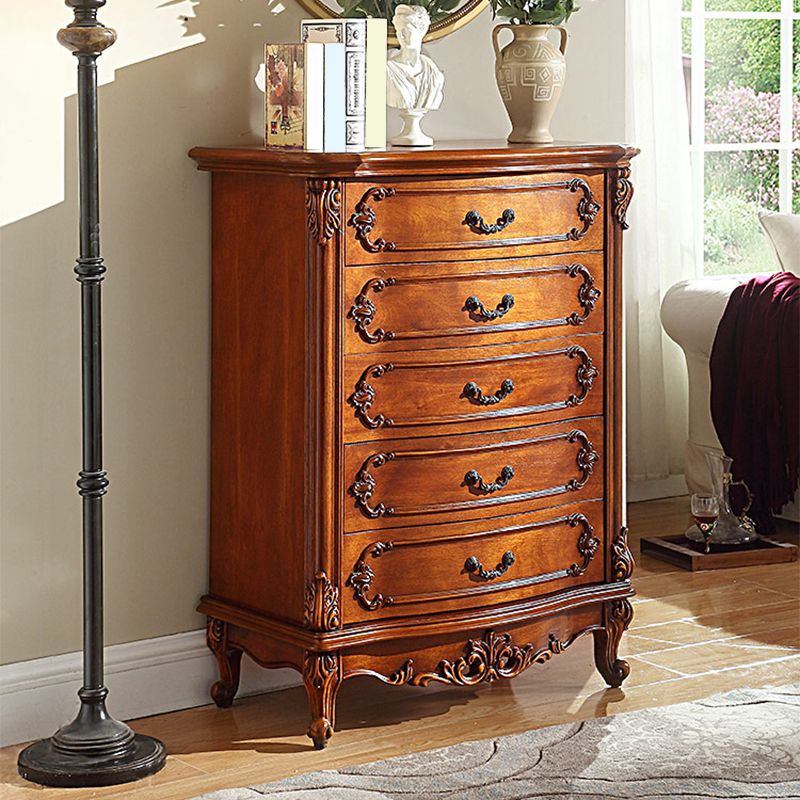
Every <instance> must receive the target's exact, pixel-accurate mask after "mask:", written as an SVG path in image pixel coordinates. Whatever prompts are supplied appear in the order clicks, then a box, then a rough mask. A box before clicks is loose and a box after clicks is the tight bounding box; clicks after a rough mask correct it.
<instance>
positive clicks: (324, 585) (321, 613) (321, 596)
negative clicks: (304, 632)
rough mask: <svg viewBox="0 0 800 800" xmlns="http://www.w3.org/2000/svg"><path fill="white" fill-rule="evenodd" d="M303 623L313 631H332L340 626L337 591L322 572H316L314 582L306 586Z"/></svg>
mask: <svg viewBox="0 0 800 800" xmlns="http://www.w3.org/2000/svg"><path fill="white" fill-rule="evenodd" d="M303 622H304V623H305V626H306V627H307V628H310V629H311V630H314V631H333V630H336V629H337V628H339V627H340V625H341V623H340V618H339V589H338V588H337V587H336V586H334V585H333V584H332V583H331V581H330V580H328V576H327V575H326V574H325V572H323V571H320V572H317V573H316V575H314V580H313V581H312V582H311V583H309V584H308V586H306V601H305V609H304V613H303Z"/></svg>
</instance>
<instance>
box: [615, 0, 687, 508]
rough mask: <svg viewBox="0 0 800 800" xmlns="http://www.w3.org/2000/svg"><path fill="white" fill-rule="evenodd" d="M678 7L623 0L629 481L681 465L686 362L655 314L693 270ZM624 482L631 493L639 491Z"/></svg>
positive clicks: (657, 0)
mask: <svg viewBox="0 0 800 800" xmlns="http://www.w3.org/2000/svg"><path fill="white" fill-rule="evenodd" d="M680 7H681V2H680V0H628V2H627V3H626V59H627V61H626V66H627V68H626V73H627V78H626V80H627V85H626V129H627V139H628V141H629V142H630V143H632V144H635V145H636V146H637V147H639V148H641V151H642V152H641V155H639V156H638V157H637V158H636V159H635V160H634V162H633V171H632V179H633V184H634V187H635V192H636V193H635V196H634V200H633V203H632V204H631V209H630V212H629V214H628V217H629V222H630V230H629V231H628V232H627V233H626V234H625V257H624V292H625V326H626V337H625V342H626V388H627V475H628V481H629V483H630V482H631V481H657V480H661V481H663V480H665V479H668V478H669V477H670V476H677V475H679V474H681V473H682V472H683V451H684V446H685V443H686V427H687V386H686V367H685V364H684V361H683V355H682V353H681V351H680V349H679V348H678V347H677V345H675V344H674V343H673V342H672V341H671V340H669V339H668V338H667V337H666V335H665V334H664V332H663V330H662V328H661V322H660V318H659V309H660V306H661V300H662V298H663V296H664V294H665V292H666V291H667V289H669V287H670V286H672V285H673V284H674V283H676V282H677V281H679V280H682V279H685V278H691V277H694V275H695V271H696V267H695V263H696V262H695V259H694V252H693V221H692V219H693V215H692V208H691V205H692V191H691V173H690V155H689V122H688V112H687V106H686V95H685V89H684V78H683V65H682V59H681V36H680ZM639 488H641V487H639ZM631 490H632V491H631V494H632V499H635V497H636V496H637V495H642V494H644V493H642V492H641V491H637V487H635V486H632V487H631ZM651 493H654V494H658V490H657V489H656V490H655V492H651Z"/></svg>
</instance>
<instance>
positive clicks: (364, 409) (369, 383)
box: [347, 345, 600, 430]
mask: <svg viewBox="0 0 800 800" xmlns="http://www.w3.org/2000/svg"><path fill="white" fill-rule="evenodd" d="M554 356H565V357H566V358H568V359H571V360H574V359H577V362H578V363H577V365H576V368H575V383H576V389H577V391H576V392H573V393H572V394H570V395H568V396H567V397H565V398H564V399H563V400H554V401H552V402H548V403H537V404H535V405H525V406H513V405H512V406H510V407H509V408H498V407H497V403H499V402H501V401H502V400H505V399H506V398H507V397H509V396H510V395H511V393H512V392H513V391H514V388H515V387H514V384H513V383H512V382H511V381H504V382H503V384H502V385H501V386H500V389H499V390H498V392H497V393H496V394H495V395H493V396H490V397H489V398H488V399H487V398H486V397H483V392H482V391H481V390H480V388H479V387H477V385H476V384H474V383H467V384H466V385H465V386H464V388H463V390H462V393H461V397H464V398H466V399H467V400H470V397H471V396H472V395H473V394H474V395H475V397H479V398H480V402H478V403H477V404H476V405H473V406H472V408H473V409H474V410H473V411H472V413H467V412H465V413H461V414H447V415H439V416H429V417H418V418H415V419H405V420H402V419H400V420H398V419H395V418H389V417H386V416H384V415H383V414H377V415H375V416H374V417H373V416H371V412H372V408H373V406H374V405H375V401H376V395H377V389H376V387H375V385H374V384H375V382H376V380H377V379H379V378H383V377H384V376H386V375H387V374H389V373H394V374H397V373H398V372H402V371H403V370H429V369H430V370H452V369H463V368H467V371H468V368H469V367H475V366H480V365H484V364H497V365H498V367H500V366H502V365H503V364H504V363H508V362H519V361H530V360H534V359H538V358H550V357H554ZM599 374H600V373H599V371H598V369H597V367H595V365H594V363H593V362H592V359H591V357H590V356H589V354H588V353H587V352H586V350H584V349H583V348H582V347H580V346H579V345H570V346H569V347H562V348H559V349H558V350H541V351H538V352H533V353H519V354H513V355H506V356H499V357H498V356H496V357H494V358H473V359H470V360H468V361H447V362H429V363H424V362H419V363H417V362H412V363H388V364H371V365H370V366H369V367H367V368H366V369H365V370H364V372H363V374H362V375H361V379H360V380H359V381H358V383H357V384H356V385H355V387H354V390H353V393H352V394H351V395H350V396H349V397H348V398H347V402H348V403H349V404H350V405H351V406H352V407H353V408H354V409H355V416H356V418H357V419H359V420H360V421H361V423H362V425H363V426H364V427H365V428H369V429H372V430H374V429H375V428H386V427H394V428H401V427H408V426H414V425H438V424H443V423H448V422H450V423H452V422H468V421H471V420H477V419H489V418H491V417H507V416H523V415H525V414H537V413H542V412H545V411H557V410H559V409H563V408H575V407H576V406H579V405H580V404H581V403H583V401H584V400H585V399H586V397H587V396H588V394H589V392H590V391H591V389H592V384H593V382H594V379H595V378H597V376H598V375H599ZM473 387H475V388H474V389H473ZM487 391H488V390H487ZM475 397H473V401H474V400H475ZM480 409H485V410H480Z"/></svg>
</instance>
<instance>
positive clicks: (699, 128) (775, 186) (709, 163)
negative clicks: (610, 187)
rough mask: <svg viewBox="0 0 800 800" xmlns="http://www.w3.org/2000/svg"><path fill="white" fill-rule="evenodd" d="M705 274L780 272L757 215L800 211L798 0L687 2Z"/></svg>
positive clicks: (686, 43) (687, 64)
mask: <svg viewBox="0 0 800 800" xmlns="http://www.w3.org/2000/svg"><path fill="white" fill-rule="evenodd" d="M682 1H683V11H682V17H683V19H682V25H683V29H682V34H683V50H684V54H685V55H684V70H685V74H686V88H687V100H688V103H689V117H690V126H691V150H692V176H693V193H694V198H693V199H694V207H695V208H696V209H698V210H700V212H699V213H698V216H699V217H700V219H697V220H696V223H697V224H696V236H697V239H696V251H697V254H698V259H699V260H700V261H701V263H700V264H698V273H705V274H706V275H725V274H741V273H752V272H772V271H774V270H775V268H776V264H775V260H774V258H773V256H772V254H771V252H770V250H769V246H768V244H767V242H766V239H765V238H764V236H763V235H762V233H761V229H760V226H759V224H758V217H757V214H758V211H759V210H761V209H766V210H769V211H780V212H782V213H787V214H788V213H791V212H794V213H796V214H797V213H800V0H682Z"/></svg>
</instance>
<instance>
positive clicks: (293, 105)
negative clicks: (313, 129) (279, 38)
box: [264, 44, 305, 148]
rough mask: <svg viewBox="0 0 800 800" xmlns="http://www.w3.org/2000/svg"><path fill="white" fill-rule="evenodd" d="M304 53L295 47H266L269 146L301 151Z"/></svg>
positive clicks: (267, 131)
mask: <svg viewBox="0 0 800 800" xmlns="http://www.w3.org/2000/svg"><path fill="white" fill-rule="evenodd" d="M304 54H305V51H304V49H303V46H302V45H298V44H267V45H265V47H264V62H265V67H266V85H265V88H266V93H265V103H264V105H265V111H266V114H265V116H266V120H265V122H266V125H265V128H266V131H265V139H266V144H267V146H268V147H295V148H302V147H303V145H304V141H305V136H304V116H305V115H304V113H303V98H302V97H301V96H300V93H301V92H303V90H304V85H305V78H304V74H305V69H304Z"/></svg>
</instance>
